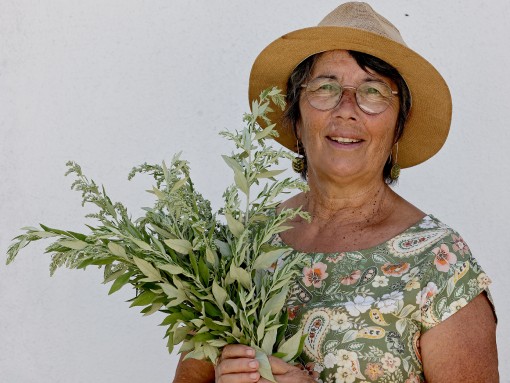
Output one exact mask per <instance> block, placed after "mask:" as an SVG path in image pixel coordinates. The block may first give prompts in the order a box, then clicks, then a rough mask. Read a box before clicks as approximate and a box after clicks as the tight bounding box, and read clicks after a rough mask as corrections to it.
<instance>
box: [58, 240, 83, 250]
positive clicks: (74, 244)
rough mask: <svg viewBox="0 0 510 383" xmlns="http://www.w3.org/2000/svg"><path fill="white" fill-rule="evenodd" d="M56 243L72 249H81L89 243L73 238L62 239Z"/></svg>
mask: <svg viewBox="0 0 510 383" xmlns="http://www.w3.org/2000/svg"><path fill="white" fill-rule="evenodd" d="M58 244H59V245H60V246H64V247H67V248H68V249H73V250H83V249H84V248H86V247H87V246H88V245H89V244H88V243H87V242H83V241H80V240H74V241H67V240H64V241H59V242H58Z"/></svg>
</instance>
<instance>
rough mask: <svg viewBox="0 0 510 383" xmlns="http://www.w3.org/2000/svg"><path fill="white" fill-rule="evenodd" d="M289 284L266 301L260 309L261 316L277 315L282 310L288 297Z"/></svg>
mask: <svg viewBox="0 0 510 383" xmlns="http://www.w3.org/2000/svg"><path fill="white" fill-rule="evenodd" d="M287 292H288V286H287V287H286V288H283V289H282V291H280V292H279V293H278V294H276V295H274V296H273V297H271V298H270V299H269V300H268V301H267V302H265V303H264V306H263V307H262V310H261V311H260V315H261V316H266V315H267V314H269V315H275V314H278V313H280V312H281V311H282V309H283V306H284V305H285V300H286V298H287Z"/></svg>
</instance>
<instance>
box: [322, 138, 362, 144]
mask: <svg viewBox="0 0 510 383" xmlns="http://www.w3.org/2000/svg"><path fill="white" fill-rule="evenodd" d="M328 138H329V139H330V140H331V141H335V142H338V143H339V144H343V145H351V144H357V143H358V142H361V141H362V140H358V139H356V138H347V137H331V136H330V137H328Z"/></svg>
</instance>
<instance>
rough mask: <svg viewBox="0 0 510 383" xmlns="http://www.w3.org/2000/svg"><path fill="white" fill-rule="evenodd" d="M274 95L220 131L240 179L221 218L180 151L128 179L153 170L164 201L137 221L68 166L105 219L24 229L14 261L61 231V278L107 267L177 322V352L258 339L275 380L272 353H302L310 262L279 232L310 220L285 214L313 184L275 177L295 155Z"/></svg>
mask: <svg viewBox="0 0 510 383" xmlns="http://www.w3.org/2000/svg"><path fill="white" fill-rule="evenodd" d="M270 102H273V103H274V104H275V105H276V106H277V107H281V108H283V107H284V101H283V96H282V95H281V94H280V91H279V90H278V89H276V88H273V89H268V90H265V91H264V92H262V93H261V95H260V99H259V100H258V101H253V102H252V113H251V114H246V115H245V117H244V121H245V123H246V126H245V127H244V128H243V129H242V130H241V131H236V132H235V133H231V132H222V135H223V136H225V137H226V138H227V139H228V140H230V141H232V142H233V143H234V144H235V147H236V151H235V152H234V153H232V154H231V155H229V156H227V155H225V156H223V158H224V160H225V162H226V163H227V165H228V166H229V167H230V168H231V169H232V170H233V173H234V181H235V185H232V186H230V187H228V188H227V189H226V191H225V193H224V200H225V205H224V207H223V208H221V209H220V210H219V211H218V212H217V213H216V214H214V213H213V212H212V210H211V206H210V203H209V201H208V200H206V199H204V198H203V197H202V195H201V194H200V193H198V192H197V191H196V190H195V188H194V186H193V182H192V181H191V178H190V169H189V166H188V163H187V162H186V161H184V160H182V159H180V158H179V155H177V156H174V158H173V160H172V163H171V165H170V166H169V167H167V166H166V165H165V163H163V164H162V165H161V166H160V165H149V164H143V165H141V166H139V167H135V168H134V169H133V170H132V171H131V173H130V174H129V179H131V178H132V177H134V176H135V175H136V174H138V173H150V174H151V175H152V176H153V177H154V179H155V182H156V185H155V186H153V188H152V190H149V192H150V193H153V194H154V195H155V196H156V202H155V204H154V206H153V207H152V208H145V209H144V210H145V215H144V216H142V217H140V218H138V219H136V220H132V219H131V217H130V216H129V215H128V212H127V209H126V208H125V206H124V205H122V204H121V203H113V202H112V201H111V199H110V198H109V197H108V195H107V194H106V192H105V189H104V188H100V187H98V185H97V184H96V183H95V182H94V181H92V180H89V179H88V178H87V177H85V176H84V175H83V173H82V170H81V168H80V166H79V165H78V164H76V163H74V162H69V163H68V164H67V165H68V168H69V170H68V172H67V173H66V175H67V174H71V173H72V174H75V175H76V177H77V179H76V181H75V182H74V183H73V185H72V188H73V189H75V190H78V191H81V193H82V197H83V204H85V203H93V204H95V205H97V207H99V212H98V213H96V214H91V215H89V216H91V217H93V218H96V219H97V220H98V221H99V225H98V226H89V225H87V226H88V228H89V229H90V233H89V234H82V233H76V232H73V231H69V230H58V229H52V228H50V227H48V226H45V225H42V224H41V225H40V228H34V227H25V228H23V230H24V231H25V233H24V234H22V235H19V236H18V237H16V238H15V239H14V241H13V243H12V245H11V246H10V247H9V249H8V259H7V263H10V262H12V261H13V260H14V258H15V257H16V255H17V254H18V252H19V250H20V249H22V248H23V247H25V246H26V245H28V244H29V243H31V242H34V241H37V240H40V239H45V238H52V239H53V240H52V241H53V242H52V243H51V244H50V245H49V246H48V247H47V248H46V252H48V253H51V254H52V262H51V266H50V271H51V273H52V274H53V273H54V272H55V270H56V269H57V268H58V267H61V266H65V267H68V268H78V269H80V268H86V267H87V266H89V265H97V266H99V267H102V268H104V282H105V283H108V282H113V283H112V285H111V288H110V294H111V293H113V292H115V291H118V290H119V289H120V288H122V287H123V286H125V285H127V284H131V285H132V286H133V287H135V289H136V291H137V295H136V297H135V298H133V299H132V300H131V301H132V302H131V306H142V307H143V309H142V313H143V314H144V315H149V314H152V313H155V312H157V311H160V312H163V313H165V314H166V317H165V319H164V320H163V322H162V325H164V326H166V327H167V330H166V337H168V342H167V345H168V349H169V351H170V352H171V351H172V349H173V347H174V346H175V345H177V344H179V343H181V342H182V346H181V348H180V352H187V353H188V354H187V357H191V358H196V359H208V360H210V361H212V362H213V363H216V361H217V359H218V356H219V355H220V352H221V349H222V347H223V346H225V345H227V344H231V343H241V344H246V345H250V346H252V347H254V348H255V349H256V350H257V359H259V361H260V373H261V375H262V376H263V377H264V378H266V379H268V380H271V381H274V377H273V376H272V373H271V368H270V365H269V361H268V359H267V355H271V354H273V355H277V356H279V357H281V358H283V359H284V360H286V361H291V360H293V359H294V358H295V357H297V356H298V355H299V353H300V352H301V349H302V343H303V337H302V335H301V334H300V333H299V332H298V333H297V334H296V335H294V336H293V337H291V338H290V339H285V336H284V335H285V330H286V323H287V315H286V312H285V310H283V307H284V304H285V299H286V296H287V292H288V288H289V285H290V281H291V279H292V278H293V277H294V276H295V275H296V274H297V273H299V271H300V269H301V268H302V267H303V266H304V264H305V259H304V255H303V254H299V253H296V252H293V251H292V250H291V249H290V248H288V247H285V246H283V245H274V244H273V243H272V239H273V238H274V236H275V235H277V234H278V233H280V232H282V231H284V230H286V229H287V228H288V226H286V225H285V223H286V221H288V220H290V219H293V218H295V217H296V216H297V215H299V216H301V217H303V218H306V217H307V216H306V214H305V213H304V212H302V211H300V210H299V209H297V210H292V209H283V210H281V211H280V212H276V206H277V205H278V203H279V200H278V197H279V196H280V195H281V193H284V192H288V191H289V190H292V189H301V190H304V188H305V185H304V184H303V183H302V182H301V181H299V180H296V179H289V178H286V179H284V180H281V181H277V180H276V179H275V178H274V177H275V176H277V175H278V174H280V173H281V172H283V170H275V169H273V167H274V165H278V162H279V161H280V160H281V159H283V158H288V157H289V156H290V154H289V153H287V152H285V151H283V150H282V149H280V150H278V151H277V150H275V149H273V148H271V147H270V146H268V145H267V144H266V141H265V140H266V139H267V138H269V137H272V136H276V135H277V132H276V131H275V130H274V127H275V125H274V124H271V123H270V121H269V119H268V117H267V113H268V112H271V108H270ZM259 123H261V124H263V125H265V127H264V128H262V127H261V126H260V125H259ZM219 216H223V217H224V219H222V220H220V219H219V218H218V217H219Z"/></svg>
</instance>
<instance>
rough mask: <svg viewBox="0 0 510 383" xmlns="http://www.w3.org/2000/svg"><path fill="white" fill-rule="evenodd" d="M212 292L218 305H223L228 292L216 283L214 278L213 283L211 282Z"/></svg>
mask: <svg viewBox="0 0 510 383" xmlns="http://www.w3.org/2000/svg"><path fill="white" fill-rule="evenodd" d="M212 293H213V296H214V299H215V300H216V302H217V303H218V306H219V307H220V308H223V307H224V305H225V302H226V301H227V298H228V294H227V292H226V291H225V289H224V288H223V287H221V286H220V285H218V283H217V282H216V280H214V281H213V284H212Z"/></svg>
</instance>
